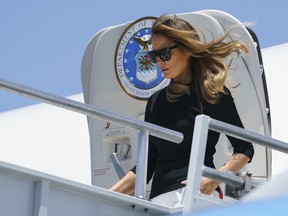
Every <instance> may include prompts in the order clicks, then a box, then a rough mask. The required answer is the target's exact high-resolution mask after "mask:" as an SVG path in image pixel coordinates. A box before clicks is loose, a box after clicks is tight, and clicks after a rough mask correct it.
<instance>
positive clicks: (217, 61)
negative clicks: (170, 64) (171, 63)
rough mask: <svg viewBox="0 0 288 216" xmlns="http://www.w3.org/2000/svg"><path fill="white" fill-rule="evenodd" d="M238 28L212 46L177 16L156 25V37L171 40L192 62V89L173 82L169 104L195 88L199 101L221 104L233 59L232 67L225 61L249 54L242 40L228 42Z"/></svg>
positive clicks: (153, 33)
mask: <svg viewBox="0 0 288 216" xmlns="http://www.w3.org/2000/svg"><path fill="white" fill-rule="evenodd" d="M234 27H235V26H233V27H231V28H230V29H229V30H227V31H226V32H225V33H224V34H223V35H221V36H220V37H218V38H216V39H213V40H212V41H211V42H206V41H205V40H204V41H201V40H200V37H199V35H198V33H197V32H196V30H195V29H194V27H192V26H191V24H190V23H188V22H187V21H185V20H183V19H180V18H177V17H176V16H170V15H162V16H160V17H159V18H158V19H157V20H156V21H155V23H154V24H153V26H152V37H153V35H155V34H163V35H164V36H166V37H168V38H169V39H171V40H172V41H174V42H175V43H176V44H177V45H178V47H179V48H180V49H182V50H183V51H184V52H185V53H187V54H188V55H189V56H190V62H191V73H192V83H191V85H190V86H185V85H180V84H175V83H174V82H173V81H172V82H171V84H170V85H169V86H168V88H167V98H168V100H170V101H177V100H178V98H179V97H180V96H181V95H183V94H186V93H188V94H189V93H190V88H192V89H193V91H194V92H195V93H196V95H197V97H199V98H198V99H204V100H206V101H207V102H209V103H213V104H215V103H217V102H218V100H219V98H220V95H221V93H225V88H224V87H225V81H226V78H227V72H228V69H229V67H230V65H231V63H232V61H233V58H232V59H231V60H230V61H229V63H228V64H225V61H224V60H225V59H226V58H227V57H228V56H230V54H232V53H236V54H237V55H239V54H241V53H247V52H248V51H249V50H248V46H247V44H245V42H243V41H241V40H233V41H231V40H229V41H228V40H225V39H226V38H227V37H228V35H229V33H230V32H231V30H232V29H233V28H234Z"/></svg>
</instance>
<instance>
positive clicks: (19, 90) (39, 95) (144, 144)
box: [0, 79, 183, 199]
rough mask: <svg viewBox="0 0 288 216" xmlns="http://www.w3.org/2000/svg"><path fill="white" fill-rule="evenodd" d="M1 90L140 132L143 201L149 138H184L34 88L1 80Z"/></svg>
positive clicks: (139, 183) (138, 179) (139, 173)
mask: <svg viewBox="0 0 288 216" xmlns="http://www.w3.org/2000/svg"><path fill="white" fill-rule="evenodd" d="M0 86H1V87H2V88H4V89H5V90H9V91H10V92H12V93H15V94H20V95H23V96H28V97H31V98H34V99H38V100H41V101H43V102H46V103H48V104H52V105H55V106H58V107H62V108H66V109H68V110H71V111H74V112H78V113H82V114H85V115H86V116H89V117H92V118H100V119H105V120H109V121H111V122H115V123H118V124H120V125H123V126H126V127H128V128H131V129H136V130H138V131H139V137H140V138H139V139H138V148H137V149H138V153H137V175H136V182H135V196H137V197H139V198H143V199H145V198H146V195H145V194H146V172H147V149H148V137H149V135H153V136H155V137H159V138H161V139H165V140H168V141H171V142H174V143H180V142H181V141H182V140H183V134H182V133H179V132H177V131H173V130H170V129H167V128H164V127H161V126H158V125H154V124H151V123H148V122H145V121H141V120H137V119H135V118H130V117H127V116H124V115H120V114H118V113H114V112H110V111H107V110H103V109H100V108H97V107H95V106H92V105H89V104H84V103H81V102H78V101H74V100H71V99H68V98H65V97H60V96H57V95H53V94H49V93H46V92H43V91H40V90H37V89H34V88H30V87H27V86H24V85H20V84H16V83H14V82H10V81H7V80H4V79H0Z"/></svg>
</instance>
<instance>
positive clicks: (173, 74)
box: [152, 34, 191, 84]
mask: <svg viewBox="0 0 288 216" xmlns="http://www.w3.org/2000/svg"><path fill="white" fill-rule="evenodd" d="M174 45H176V44H175V42H174V41H172V40H170V39H169V38H167V37H166V36H164V35H162V34H155V35H153V37H152V46H153V50H155V51H157V50H161V49H163V48H169V47H173V46H174ZM170 52H171V59H170V60H168V61H163V60H162V59H160V58H159V57H157V64H158V66H159V68H160V69H161V70H162V73H163V75H164V77H165V78H168V79H174V81H175V82H176V83H180V84H188V83H190V82H191V68H190V61H189V56H188V55H187V54H186V53H184V51H182V50H181V49H180V48H179V47H176V48H174V49H171V50H170Z"/></svg>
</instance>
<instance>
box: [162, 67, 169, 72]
mask: <svg viewBox="0 0 288 216" xmlns="http://www.w3.org/2000/svg"><path fill="white" fill-rule="evenodd" d="M168 70H169V69H168V68H162V69H161V71H162V72H163V73H164V72H166V71H168Z"/></svg>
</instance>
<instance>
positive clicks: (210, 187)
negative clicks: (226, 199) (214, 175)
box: [181, 177, 220, 195]
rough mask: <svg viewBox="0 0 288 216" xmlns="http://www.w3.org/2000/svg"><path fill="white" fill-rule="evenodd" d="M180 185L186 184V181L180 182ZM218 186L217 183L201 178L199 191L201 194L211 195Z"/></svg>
mask: <svg viewBox="0 0 288 216" xmlns="http://www.w3.org/2000/svg"><path fill="white" fill-rule="evenodd" d="M181 184H187V180H184V181H182V182H181ZM219 185H220V183H219V182H217V181H214V180H212V179H209V178H206V177H201V182H200V191H201V193H204V194H208V195H211V194H212V193H213V192H214V191H215V189H216V188H217V187H218V186H219Z"/></svg>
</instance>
